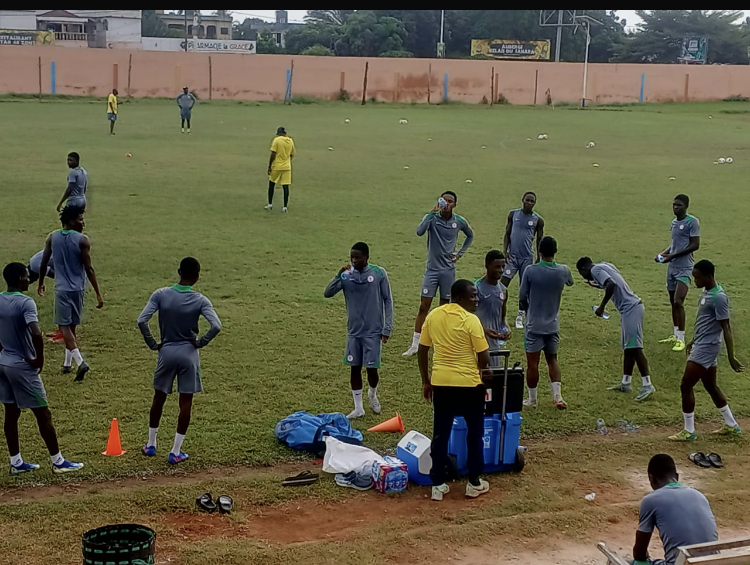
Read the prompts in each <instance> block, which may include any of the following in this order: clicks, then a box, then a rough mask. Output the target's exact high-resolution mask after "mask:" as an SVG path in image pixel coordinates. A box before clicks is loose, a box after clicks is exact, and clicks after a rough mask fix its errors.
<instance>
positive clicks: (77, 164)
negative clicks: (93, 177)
mask: <svg viewBox="0 0 750 565" xmlns="http://www.w3.org/2000/svg"><path fill="white" fill-rule="evenodd" d="M68 167H70V171H69V172H68V187H67V188H66V189H65V192H64V193H63V195H62V198H61V199H60V202H59V204H58V205H57V211H58V212H59V211H60V210H62V207H63V203H65V205H66V206H74V207H76V208H80V209H81V212H83V211H85V209H86V189H87V188H88V182H89V174H88V173H87V172H86V169H84V168H83V167H81V157H80V156H79V155H78V153H76V152H75V151H73V152H72V153H68ZM66 201H67V202H66Z"/></svg>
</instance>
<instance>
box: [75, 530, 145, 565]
mask: <svg viewBox="0 0 750 565" xmlns="http://www.w3.org/2000/svg"><path fill="white" fill-rule="evenodd" d="M81 545H82V547H83V562H84V564H85V565H153V563H154V550H155V546H156V533H155V532H154V530H152V529H151V528H147V527H146V526H140V525H138V524H116V525H113V526H104V527H102V528H96V529H95V530H89V531H88V532H86V533H85V534H83V537H82V540H81Z"/></svg>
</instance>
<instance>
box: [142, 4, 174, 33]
mask: <svg viewBox="0 0 750 565" xmlns="http://www.w3.org/2000/svg"><path fill="white" fill-rule="evenodd" d="M141 35H142V36H143V37H167V36H168V35H169V28H167V24H165V23H164V20H162V19H161V18H160V17H159V16H158V15H157V14H156V10H143V12H142V14H141Z"/></svg>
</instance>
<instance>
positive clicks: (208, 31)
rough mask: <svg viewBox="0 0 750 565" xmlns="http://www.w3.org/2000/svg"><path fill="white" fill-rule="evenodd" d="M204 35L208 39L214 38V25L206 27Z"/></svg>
mask: <svg viewBox="0 0 750 565" xmlns="http://www.w3.org/2000/svg"><path fill="white" fill-rule="evenodd" d="M206 37H207V38H208V39H216V26H207V27H206Z"/></svg>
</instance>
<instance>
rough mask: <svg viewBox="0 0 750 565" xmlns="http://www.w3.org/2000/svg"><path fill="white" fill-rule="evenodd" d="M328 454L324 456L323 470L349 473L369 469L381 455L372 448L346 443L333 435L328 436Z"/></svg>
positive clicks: (326, 440)
mask: <svg viewBox="0 0 750 565" xmlns="http://www.w3.org/2000/svg"><path fill="white" fill-rule="evenodd" d="M325 442H326V454H325V456H324V457H323V471H325V472H326V473H334V474H335V473H349V472H350V471H361V470H362V469H365V468H366V469H369V468H370V466H371V465H372V462H373V461H374V460H375V459H378V458H379V457H380V455H378V454H377V453H376V452H374V451H373V450H372V449H368V448H366V447H362V446H360V445H352V444H350V443H344V442H343V441H340V440H338V439H336V438H333V437H330V436H328V437H326V438H325Z"/></svg>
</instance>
